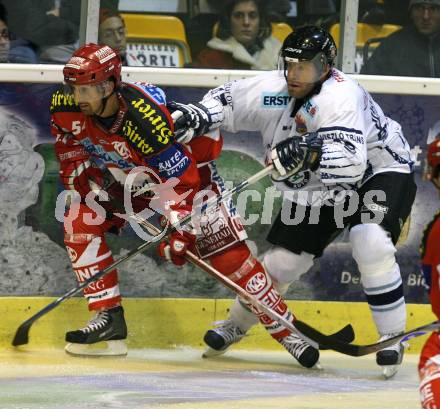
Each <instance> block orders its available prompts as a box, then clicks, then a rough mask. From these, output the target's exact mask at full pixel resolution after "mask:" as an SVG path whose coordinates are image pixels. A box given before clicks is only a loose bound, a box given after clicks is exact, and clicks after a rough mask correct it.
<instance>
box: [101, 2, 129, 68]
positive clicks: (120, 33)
mask: <svg viewBox="0 0 440 409" xmlns="http://www.w3.org/2000/svg"><path fill="white" fill-rule="evenodd" d="M126 34H127V31H126V29H125V22H124V19H123V18H122V16H121V15H120V14H119V13H118V12H117V11H114V10H109V9H102V10H101V12H100V15H99V31H98V43H99V44H105V45H108V46H109V47H111V48H113V49H114V50H117V51H118V52H119V55H120V56H121V59H122V64H124V65H126V52H127V50H126V47H127V39H126Z"/></svg>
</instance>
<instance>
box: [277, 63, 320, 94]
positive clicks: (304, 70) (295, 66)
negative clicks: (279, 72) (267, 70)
mask: <svg viewBox="0 0 440 409" xmlns="http://www.w3.org/2000/svg"><path fill="white" fill-rule="evenodd" d="M285 64H286V71H287V77H286V80H287V90H288V92H289V95H290V96H291V97H294V98H303V97H305V96H306V95H307V94H308V93H310V91H312V89H313V88H314V86H315V84H316V82H318V81H319V79H320V73H319V72H318V70H317V69H316V66H315V64H314V63H313V62H312V61H298V62H288V61H286V62H285Z"/></svg>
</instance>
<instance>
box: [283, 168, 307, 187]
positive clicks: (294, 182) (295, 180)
mask: <svg viewBox="0 0 440 409" xmlns="http://www.w3.org/2000/svg"><path fill="white" fill-rule="evenodd" d="M309 181H310V172H309V171H308V170H306V171H305V172H301V173H298V174H296V175H293V176H291V177H290V178H288V179H286V180H284V183H285V184H286V185H287V186H289V187H290V188H292V189H301V188H303V187H304V186H306V185H307V183H309Z"/></svg>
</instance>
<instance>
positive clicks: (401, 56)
mask: <svg viewBox="0 0 440 409" xmlns="http://www.w3.org/2000/svg"><path fill="white" fill-rule="evenodd" d="M361 74H372V75H396V76H408V77H434V78H440V34H437V36H436V37H435V38H429V37H427V36H424V35H421V34H420V33H419V32H418V31H417V30H416V28H415V27H414V26H412V25H411V26H408V27H404V28H402V29H401V30H399V31H396V32H395V33H393V34H391V35H390V36H389V37H387V38H386V39H385V40H383V41H382V43H381V45H380V46H379V47H378V48H377V49H376V50H375V51H374V53H373V55H372V56H371V58H369V59H368V61H367V62H366V63H365V65H364V66H363V67H362V69H361Z"/></svg>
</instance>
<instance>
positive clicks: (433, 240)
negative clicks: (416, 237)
mask: <svg viewBox="0 0 440 409" xmlns="http://www.w3.org/2000/svg"><path fill="white" fill-rule="evenodd" d="M421 252H422V271H423V275H424V277H425V281H426V284H427V286H428V287H429V299H430V301H431V305H432V311H433V312H434V314H435V315H436V316H437V318H438V319H440V281H439V278H440V211H439V212H437V214H436V215H435V217H434V219H433V220H432V221H431V223H429V224H428V226H427V228H426V230H425V233H424V236H423V240H422V246H421Z"/></svg>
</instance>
